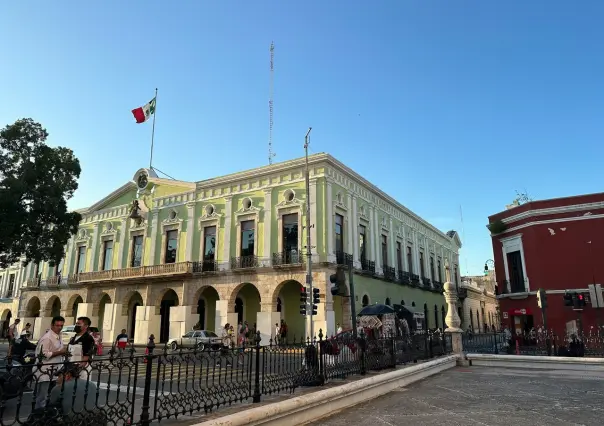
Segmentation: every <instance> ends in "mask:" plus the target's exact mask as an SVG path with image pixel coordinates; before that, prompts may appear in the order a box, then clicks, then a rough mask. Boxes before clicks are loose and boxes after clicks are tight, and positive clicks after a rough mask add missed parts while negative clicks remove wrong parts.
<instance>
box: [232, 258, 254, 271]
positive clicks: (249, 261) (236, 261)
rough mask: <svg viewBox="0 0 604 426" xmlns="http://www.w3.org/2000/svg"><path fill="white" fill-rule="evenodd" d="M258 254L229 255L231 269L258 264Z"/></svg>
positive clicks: (251, 266)
mask: <svg viewBox="0 0 604 426" xmlns="http://www.w3.org/2000/svg"><path fill="white" fill-rule="evenodd" d="M259 265H260V264H259V262H258V256H254V255H251V256H239V257H231V269H234V270H237V269H250V268H257V267H258V266H259Z"/></svg>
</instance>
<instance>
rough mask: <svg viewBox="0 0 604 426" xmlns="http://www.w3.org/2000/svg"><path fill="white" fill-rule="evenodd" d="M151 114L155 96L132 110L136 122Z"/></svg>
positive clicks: (144, 119) (143, 120)
mask: <svg viewBox="0 0 604 426" xmlns="http://www.w3.org/2000/svg"><path fill="white" fill-rule="evenodd" d="M153 114H155V98H153V99H151V100H150V101H149V103H148V104H146V105H145V106H142V107H139V108H135V109H133V110H132V115H134V118H135V119H136V122H137V123H144V122H145V121H147V120H148V119H149V118H151V116H152V115H153Z"/></svg>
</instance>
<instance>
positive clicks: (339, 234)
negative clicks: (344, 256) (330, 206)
mask: <svg viewBox="0 0 604 426" xmlns="http://www.w3.org/2000/svg"><path fill="white" fill-rule="evenodd" d="M336 253H344V217H343V216H342V215H339V214H336Z"/></svg>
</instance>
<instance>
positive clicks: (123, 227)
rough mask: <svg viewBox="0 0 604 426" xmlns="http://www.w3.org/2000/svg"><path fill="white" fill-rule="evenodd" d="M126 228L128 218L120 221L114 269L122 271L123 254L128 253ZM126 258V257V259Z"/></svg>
mask: <svg viewBox="0 0 604 426" xmlns="http://www.w3.org/2000/svg"><path fill="white" fill-rule="evenodd" d="M127 226H128V218H126V217H125V218H123V219H122V223H121V225H120V245H119V252H118V253H117V268H116V269H122V268H124V266H125V265H124V253H127V252H128V247H127V243H126V242H127V241H128V239H127V238H126V237H127V235H128V230H127V229H126V227H127ZM126 258H127V257H126Z"/></svg>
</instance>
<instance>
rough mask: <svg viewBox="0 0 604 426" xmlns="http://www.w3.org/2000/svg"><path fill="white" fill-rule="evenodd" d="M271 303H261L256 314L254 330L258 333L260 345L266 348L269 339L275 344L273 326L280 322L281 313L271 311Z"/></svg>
mask: <svg viewBox="0 0 604 426" xmlns="http://www.w3.org/2000/svg"><path fill="white" fill-rule="evenodd" d="M272 309H273V305H272V304H271V303H263V304H262V305H261V307H260V312H258V313H257V314H256V329H257V330H258V331H259V332H260V339H261V340H260V344H261V345H262V346H267V345H269V344H270V342H271V339H272V341H273V344H274V342H275V324H279V323H280V322H281V313H280V312H277V311H273V310H272Z"/></svg>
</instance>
